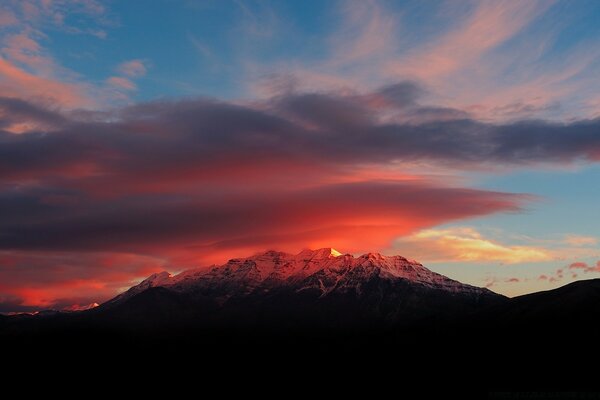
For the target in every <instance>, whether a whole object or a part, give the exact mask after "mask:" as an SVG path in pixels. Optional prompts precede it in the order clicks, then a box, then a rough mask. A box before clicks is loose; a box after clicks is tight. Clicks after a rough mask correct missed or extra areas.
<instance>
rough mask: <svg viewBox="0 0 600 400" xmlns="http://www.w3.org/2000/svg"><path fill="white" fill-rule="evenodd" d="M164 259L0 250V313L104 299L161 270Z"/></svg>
mask: <svg viewBox="0 0 600 400" xmlns="http://www.w3.org/2000/svg"><path fill="white" fill-rule="evenodd" d="M164 262H165V261H164V259H161V258H155V257H149V256H143V255H137V254H125V253H111V252H101V253H91V252H86V253H78V252H69V253H65V252H55V251H53V252H37V251H23V252H22V251H0V312H11V311H34V310H36V309H40V308H53V309H65V308H73V307H74V306H78V305H81V304H83V305H89V304H92V303H95V302H102V301H106V300H108V299H109V298H111V297H113V296H114V294H115V293H116V292H118V291H120V290H123V289H124V288H127V287H129V286H131V285H132V284H134V283H135V282H136V281H139V280H140V279H142V278H144V277H146V276H148V275H150V274H152V273H154V272H159V271H162V270H164Z"/></svg>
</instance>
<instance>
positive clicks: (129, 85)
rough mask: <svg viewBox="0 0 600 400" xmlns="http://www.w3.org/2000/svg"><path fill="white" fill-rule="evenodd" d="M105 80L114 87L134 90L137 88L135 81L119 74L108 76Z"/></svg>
mask: <svg viewBox="0 0 600 400" xmlns="http://www.w3.org/2000/svg"><path fill="white" fill-rule="evenodd" d="M106 82H107V83H108V84H109V85H110V86H113V87H115V88H117V89H123V90H135V89H137V87H136V86H135V83H133V82H132V81H130V80H129V79H127V78H123V77H121V76H111V77H110V78H108V79H107V80H106Z"/></svg>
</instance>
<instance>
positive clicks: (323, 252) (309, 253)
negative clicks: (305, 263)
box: [297, 247, 342, 260]
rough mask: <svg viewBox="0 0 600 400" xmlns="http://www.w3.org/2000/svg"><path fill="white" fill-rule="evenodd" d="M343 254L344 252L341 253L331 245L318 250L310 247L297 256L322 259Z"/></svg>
mask: <svg viewBox="0 0 600 400" xmlns="http://www.w3.org/2000/svg"><path fill="white" fill-rule="evenodd" d="M341 255H342V253H340V252H339V251H337V250H336V249H333V248H331V247H324V248H322V249H317V250H310V249H305V250H302V251H301V252H300V253H299V254H298V255H297V257H298V258H300V259H309V260H313V259H316V260H320V259H324V258H331V257H339V256H341Z"/></svg>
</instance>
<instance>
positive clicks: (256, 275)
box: [98, 248, 505, 327]
mask: <svg viewBox="0 0 600 400" xmlns="http://www.w3.org/2000/svg"><path fill="white" fill-rule="evenodd" d="M156 288H162V289H164V290H163V291H162V292H161V293H160V295H162V296H165V298H166V300H165V302H171V301H172V299H173V298H174V297H177V296H179V297H180V298H185V304H187V306H185V307H187V308H190V309H194V310H195V311H194V312H193V313H187V314H185V313H184V314H185V315H186V316H188V317H189V318H192V314H193V318H194V319H195V320H196V321H198V322H199V323H203V324H204V323H217V322H218V323H226V324H231V323H235V324H245V323H246V324H261V325H278V326H288V327H291V326H302V325H314V324H319V325H327V326H343V325H347V324H351V325H357V324H358V325H366V324H373V323H382V324H388V325H389V324H407V323H410V322H413V321H415V320H423V319H428V318H447V317H450V316H453V315H456V314H463V313H469V312H472V311H474V310H477V309H479V308H481V307H484V306H486V305H490V304H495V303H497V302H500V301H503V300H505V298H504V297H503V296H500V295H498V294H496V293H493V292H491V291H490V290H488V289H484V288H478V287H474V286H470V285H466V284H463V283H460V282H458V281H455V280H452V279H449V278H447V277H445V276H443V275H440V274H437V273H435V272H432V271H430V270H429V269H427V268H425V267H424V266H423V265H421V264H420V263H418V262H416V261H411V260H408V259H406V258H404V257H401V256H392V257H386V256H382V255H381V254H377V253H368V254H364V255H362V256H360V257H354V256H352V255H350V254H341V253H339V252H337V251H335V250H334V249H330V248H324V249H319V250H304V251H302V252H300V253H299V254H297V255H292V254H287V253H283V252H276V251H267V252H265V253H260V254H257V255H254V256H252V257H248V258H238V259H232V260H229V262H227V263H226V264H224V265H221V266H215V267H213V268H211V269H209V270H200V269H197V270H189V271H185V272H182V273H181V274H178V275H176V276H171V275H170V274H168V273H167V272H163V273H160V274H153V275H152V276H150V277H148V278H147V279H146V280H144V281H143V282H141V283H140V284H139V285H136V286H134V287H132V288H131V289H129V290H128V291H127V292H125V293H123V294H121V295H119V296H117V297H116V298H114V299H113V300H111V301H109V302H107V303H105V304H104V305H102V306H101V307H99V310H98V312H99V313H104V314H105V315H111V314H118V313H123V311H121V310H122V309H124V308H126V309H128V310H130V311H128V312H127V313H129V314H131V315H138V316H141V315H145V316H146V318H147V317H149V315H148V311H147V310H152V309H153V308H155V307H156V302H155V301H152V302H151V301H149V299H147V300H146V301H140V298H139V297H140V296H142V295H143V294H144V293H146V292H148V291H150V290H152V289H156ZM153 293H155V294H158V292H157V291H156V290H154V291H153ZM182 301H183V300H182ZM136 307H137V308H139V309H140V310H139V311H137V312H136V311H131V310H132V309H134V308H136ZM144 308H145V309H146V311H143V310H142V309H144ZM180 314H181V310H173V311H172V312H171V313H169V315H180ZM153 318H157V316H156V315H154V316H153Z"/></svg>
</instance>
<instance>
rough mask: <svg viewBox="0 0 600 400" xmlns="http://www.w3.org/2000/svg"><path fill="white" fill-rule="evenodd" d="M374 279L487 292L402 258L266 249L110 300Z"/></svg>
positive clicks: (341, 285) (343, 286)
mask: <svg viewBox="0 0 600 400" xmlns="http://www.w3.org/2000/svg"><path fill="white" fill-rule="evenodd" d="M374 279H375V280H377V281H379V282H388V283H389V284H411V285H417V286H418V287H426V288H429V289H434V290H441V291H444V292H449V293H463V294H464V293H470V294H473V295H479V294H482V293H488V292H489V290H487V289H482V288H478V287H475V286H470V285H467V284H463V283H461V282H458V281H455V280H452V279H450V278H448V277H446V276H444V275H441V274H438V273H435V272H433V271H431V270H429V269H427V268H425V267H424V266H423V265H422V264H420V263H418V262H416V261H413V260H408V259H406V258H404V257H402V256H384V255H381V254H380V253H366V254H363V255H361V256H359V257H354V256H353V255H352V254H342V253H340V252H339V251H337V250H335V249H332V248H330V247H326V248H321V249H317V250H309V249H306V250H303V251H301V252H300V253H298V254H295V255H294V254H289V253H284V252H280V251H274V250H269V251H266V252H263V253H258V254H255V255H253V256H251V257H247V258H234V259H231V260H229V261H228V262H227V263H225V264H223V265H220V266H213V267H211V268H198V269H194V270H188V271H184V272H181V273H180V274H178V275H176V276H172V275H171V274H169V273H168V272H166V271H165V272H161V273H157V274H153V275H151V276H149V277H148V278H147V279H145V280H144V281H142V282H141V283H140V284H139V285H137V286H134V287H132V288H130V289H129V290H128V291H127V292H125V293H123V294H121V295H120V296H118V297H117V298H116V299H115V300H117V301H118V300H119V299H126V298H128V297H131V296H133V295H136V294H138V293H141V292H142V291H144V290H146V289H149V288H153V287H157V286H158V287H165V288H168V289H170V290H174V291H176V292H186V293H194V295H198V294H199V293H206V294H207V295H208V293H210V296H215V294H217V293H218V294H219V295H218V296H217V297H218V299H219V300H218V301H219V302H220V301H227V299H229V298H232V297H239V296H247V295H259V294H260V295H261V296H262V295H264V294H265V293H269V292H270V291H272V290H275V291H280V290H292V291H294V292H297V293H300V292H303V291H307V290H308V291H316V292H317V293H321V296H328V295H330V294H331V293H334V292H336V293H344V292H346V291H357V292H362V290H363V289H362V288H363V287H364V285H370V284H371V283H370V282H372V281H373V280H374ZM402 282H404V283H402ZM489 293H491V292H489Z"/></svg>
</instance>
